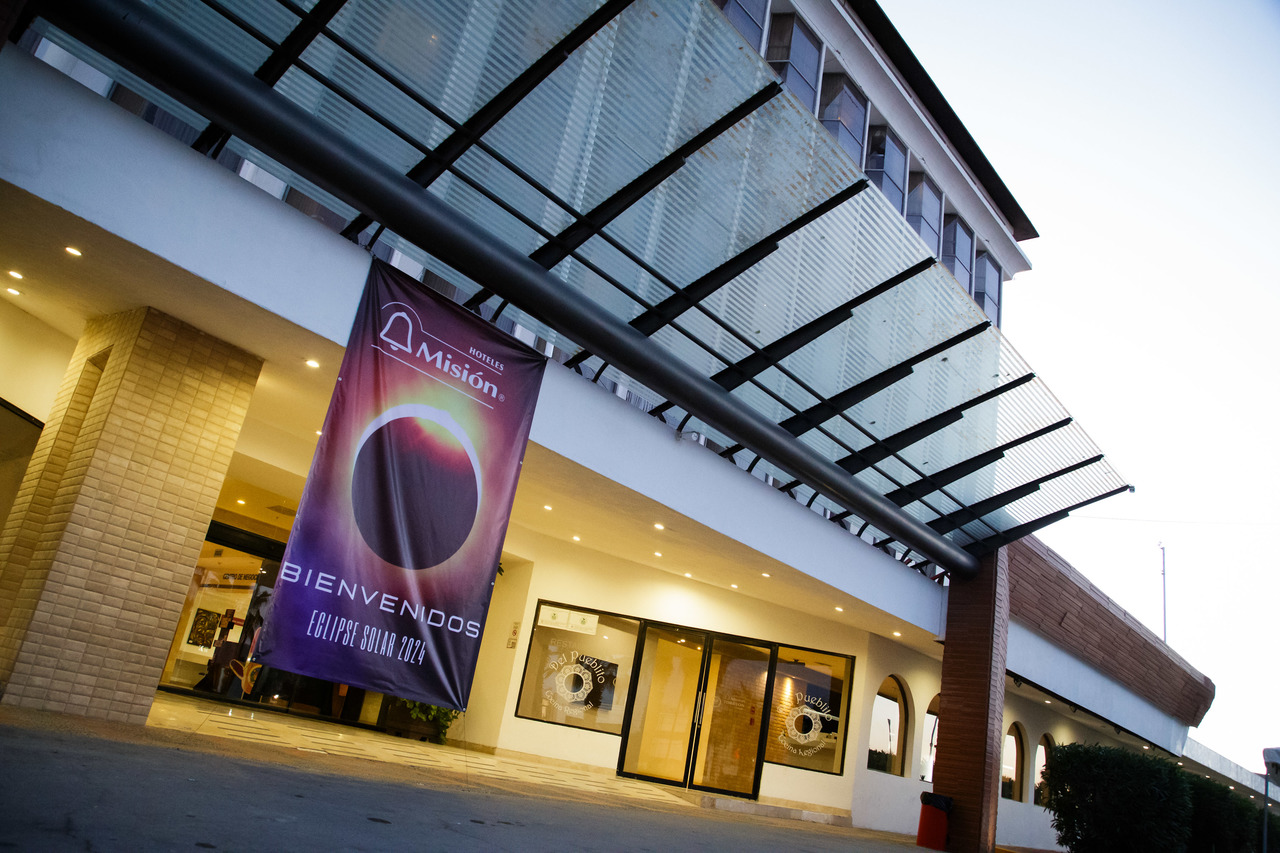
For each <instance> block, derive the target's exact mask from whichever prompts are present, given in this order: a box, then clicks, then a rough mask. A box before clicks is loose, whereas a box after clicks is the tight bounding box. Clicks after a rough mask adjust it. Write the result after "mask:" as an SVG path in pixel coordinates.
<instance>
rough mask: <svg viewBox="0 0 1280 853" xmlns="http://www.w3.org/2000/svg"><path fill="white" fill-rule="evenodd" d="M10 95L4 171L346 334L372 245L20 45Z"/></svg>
mask: <svg viewBox="0 0 1280 853" xmlns="http://www.w3.org/2000/svg"><path fill="white" fill-rule="evenodd" d="M0 104H4V121H3V122H0V178H3V179H4V180H6V181H9V182H10V183H12V184H14V185H15V186H18V187H21V188H22V189H24V190H26V191H27V192H30V193H32V194H34V195H36V196H39V197H40V198H43V199H44V200H46V201H49V202H51V203H53V204H55V205H57V206H58V207H61V208H63V209H65V210H69V211H71V212H72V213H74V214H76V215H77V216H79V217H81V218H83V219H86V220H88V221H89V222H92V223H94V224H95V225H98V226H100V227H102V228H104V229H106V230H107V231H110V232H111V233H113V234H116V235H118V236H120V237H122V238H124V239H125V240H127V241H129V242H131V243H133V244H135V245H137V246H141V247H142V248H144V249H146V250H148V251H150V252H152V253H153V254H155V255H158V256H159V257H161V258H164V259H165V260H168V261H170V262H172V263H173V264H175V265H177V266H179V267H182V268H183V269H186V270H188V271H189V272H191V273H194V274H195V275H197V276H199V277H201V278H203V279H205V280H207V281H209V282H212V283H213V284H216V285H218V286H219V287H221V288H223V289H224V290H227V291H229V292H231V293H234V294H236V295H238V296H241V297H243V298H244V299H247V300H248V301H250V302H253V303H255V304H257V305H260V306H262V307H263V308H266V309H267V310H269V311H271V312H272V313H274V314H277V315H279V316H280V317H283V318H285V319H287V320H289V321H291V322H293V323H296V324H297V325H299V326H301V327H303V328H304V329H308V330H310V331H312V332H315V333H317V334H320V335H322V336H324V337H326V338H328V339H329V340H332V341H336V342H339V343H345V341H346V339H347V333H348V332H349V331H350V328H351V317H352V316H353V315H354V313H355V307H356V303H357V301H358V300H359V297H360V290H361V287H362V286H363V284H364V280H365V277H366V275H367V273H368V269H369V255H368V253H367V252H365V251H364V250H362V249H360V248H359V247H357V246H355V245H354V244H353V243H351V242H349V241H347V240H343V239H342V238H341V237H339V236H338V235H337V234H335V233H333V232H332V231H330V230H329V229H327V228H325V227H324V226H323V225H321V224H319V223H318V222H316V221H314V220H312V219H310V218H309V217H307V216H305V215H303V214H302V213H299V212H298V211H295V210H293V209H292V208H289V207H288V206H286V205H284V204H282V203H281V202H280V201H279V200H277V199H275V198H273V197H272V196H270V195H268V194H267V193H265V192H263V191H262V190H259V189H257V188H256V187H254V186H253V185H252V184H250V183H249V182H247V181H245V180H243V179H241V178H239V177H237V176H236V175H234V174H232V173H231V172H228V171H227V170H226V169H224V168H222V167H221V166H219V165H217V164H216V163H214V162H213V161H211V160H209V159H207V158H205V157H202V156H200V155H199V154H196V153H195V152H194V151H192V150H190V149H189V148H186V147H185V146H182V145H178V144H176V143H175V142H174V140H173V139H171V138H170V137H168V136H166V135H165V134H163V133H161V132H159V131H157V130H156V129H155V128H152V127H150V126H148V125H147V124H146V123H145V122H143V121H142V120H141V119H139V118H137V117H135V116H133V115H132V114H130V113H128V112H126V111H125V110H122V109H120V108H119V107H118V106H116V105H115V104H113V103H111V102H110V101H107V100H105V99H104V98H102V97H99V96H98V95H96V94H95V93H93V92H91V91H89V90H88V89H86V88H84V87H83V86H80V85H79V84H77V83H74V82H72V81H70V80H69V79H68V78H66V77H65V76H63V75H62V74H60V73H59V72H58V71H55V70H54V69H53V68H50V67H48V66H47V65H45V64H44V63H42V62H40V61H39V60H37V59H35V58H33V57H31V56H30V55H28V54H26V53H23V52H22V51H21V50H19V49H17V48H16V47H15V46H13V45H5V47H4V49H3V50H0ZM108 165H109V168H106V166H108ZM198 325H199V324H198Z"/></svg>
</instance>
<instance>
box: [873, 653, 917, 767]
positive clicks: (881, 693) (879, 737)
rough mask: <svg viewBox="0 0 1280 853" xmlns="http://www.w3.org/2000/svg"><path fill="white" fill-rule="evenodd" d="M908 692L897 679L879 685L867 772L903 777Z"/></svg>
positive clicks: (888, 679)
mask: <svg viewBox="0 0 1280 853" xmlns="http://www.w3.org/2000/svg"><path fill="white" fill-rule="evenodd" d="M906 697H907V691H906V688H905V687H904V686H903V684H902V681H901V680H899V679H898V677H897V676H895V675H891V676H889V677H888V678H886V679H885V680H884V681H883V682H881V684H880V689H879V690H877V691H876V698H875V701H874V702H873V703H872V705H871V741H870V747H869V748H868V749H867V768H868V769H870V770H879V771H880V772H881V773H892V774H893V775H894V776H901V775H902V771H903V767H904V755H905V753H906V745H907V724H908V720H907V702H906Z"/></svg>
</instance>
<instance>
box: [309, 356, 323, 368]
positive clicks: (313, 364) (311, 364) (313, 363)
mask: <svg viewBox="0 0 1280 853" xmlns="http://www.w3.org/2000/svg"><path fill="white" fill-rule="evenodd" d="M319 366H320V362H318V361H316V360H315V359H314V358H309V359H307V367H319Z"/></svg>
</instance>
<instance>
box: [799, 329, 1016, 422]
mask: <svg viewBox="0 0 1280 853" xmlns="http://www.w3.org/2000/svg"><path fill="white" fill-rule="evenodd" d="M990 327H991V321H990V320H984V321H983V322H981V323H979V324H978V325H976V326H971V327H969V328H968V329H965V330H964V331H963V332H961V333H960V334H958V335H952V336H951V337H950V338H947V339H946V340H945V341H943V342H942V343H940V344H935V345H934V346H931V347H929V348H928V349H927V350H924V351H923V352H918V353H916V354H915V355H913V356H911V357H910V358H908V359H907V360H906V361H903V362H900V363H898V364H895V365H894V366H893V367H890V368H889V369H888V370H882V371H881V372H880V373H877V374H876V375H875V376H872V377H870V378H869V379H864V380H862V381H861V382H859V383H858V384H857V385H854V386H852V387H850V388H846V389H845V390H843V391H841V392H840V393H838V394H835V395H833V396H831V397H829V398H827V399H826V400H823V401H821V402H819V403H815V404H814V405H812V406H810V407H809V408H807V409H805V410H804V411H803V412H800V413H799V414H795V415H792V416H791V417H789V418H787V419H786V420H785V421H783V422H782V423H781V424H780V425H779V426H781V427H782V428H783V429H785V430H786V431H787V432H789V433H791V434H792V435H802V434H804V433H806V432H808V431H809V430H811V429H813V428H814V427H816V426H818V425H819V424H821V423H825V422H826V421H828V420H830V419H831V418H834V417H835V416H836V415H838V414H840V413H841V412H844V411H847V410H849V409H851V408H853V407H854V406H856V405H858V404H859V403H861V402H862V401H863V400H865V399H867V398H868V397H870V396H871V395H873V394H878V393H879V392H881V391H883V390H884V389H886V388H888V387H889V386H890V385H893V384H894V383H895V382H898V381H900V380H902V379H906V378H907V377H908V376H910V375H911V374H912V373H914V372H915V366H916V365H917V364H920V363H921V362H923V361H928V360H929V359H931V358H933V357H934V356H935V355H938V354H939V353H942V352H946V351H947V350H949V349H951V348H952V347H954V346H957V345H958V344H961V343H963V342H964V341H967V340H969V338H972V337H975V336H977V335H979V334H981V333H982V332H985V331H986V330H987V329H988V328H990Z"/></svg>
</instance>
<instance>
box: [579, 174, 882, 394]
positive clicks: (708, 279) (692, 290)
mask: <svg viewBox="0 0 1280 853" xmlns="http://www.w3.org/2000/svg"><path fill="white" fill-rule="evenodd" d="M868 186H870V184H869V182H868V181H867V180H866V179H865V178H863V179H862V180H859V181H855V182H854V183H852V184H850V185H849V186H847V187H845V188H844V189H842V190H841V191H840V192H838V193H835V194H834V195H832V196H830V197H828V198H826V199H824V200H823V201H822V202H821V203H820V204H818V205H816V206H814V207H812V208H810V209H809V210H807V211H805V212H804V213H802V214H800V215H799V216H797V217H796V218H795V219H793V220H791V221H790V222H788V223H786V224H785V225H783V226H782V227H780V228H778V229H777V230H775V231H774V232H773V233H771V234H769V235H767V236H765V237H762V238H760V239H759V240H757V241H756V242H755V243H753V244H752V245H750V246H748V247H747V248H745V249H743V250H742V251H741V252H739V253H738V254H736V255H734V256H733V257H732V258H730V259H729V260H727V261H725V262H724V263H722V264H720V266H718V267H716V268H715V269H713V270H711V271H710V272H708V273H706V274H705V275H703V276H701V277H700V278H698V279H697V280H695V281H693V282H691V283H690V284H688V285H686V286H685V287H682V288H681V289H679V290H677V291H676V292H675V293H673V294H671V295H670V296H668V297H667V298H666V299H664V300H662V301H661V302H659V303H658V304H657V305H655V306H653V307H652V308H650V309H648V310H647V311H644V312H642V313H641V314H640V315H639V316H637V317H636V318H635V319H633V320H632V321H631V325H632V327H633V328H635V329H636V330H637V331H640V332H643V333H644V334H646V335H652V334H653V333H654V332H656V331H658V330H659V329H661V328H662V327H663V326H665V325H667V324H668V323H670V322H671V321H672V320H674V319H676V318H677V317H679V316H680V315H681V314H683V313H684V312H685V311H688V310H689V309H690V308H693V307H694V306H696V305H697V304H698V303H699V302H701V301H702V300H704V299H706V298H707V297H709V296H711V295H712V294H713V293H715V292H716V291H717V290H719V289H720V288H722V287H724V286H725V285H726V284H728V283H729V282H731V281H733V280H734V279H735V278H737V277H738V276H740V275H742V274H743V273H744V272H746V271H747V270H749V269H751V267H753V266H755V265H756V264H758V263H760V261H762V260H764V259H765V258H767V257H769V255H771V254H773V253H774V252H776V251H777V250H778V244H779V243H780V241H782V240H783V239H785V238H787V237H790V236H791V235H792V234H794V233H795V232H796V231H799V230H800V229H801V228H803V227H804V226H806V225H808V224H809V223H810V222H813V221H814V220H815V219H818V218H819V217H822V216H825V215H826V214H827V213H829V212H831V211H832V210H835V209H836V208H837V207H839V206H840V205H842V204H844V203H845V202H846V201H848V200H849V199H851V198H853V197H854V196H855V195H857V194H858V193H860V192H862V191H863V190H865V189H866V188H867V187H868ZM590 357H591V353H590V352H588V351H587V350H583V351H582V352H579V353H577V354H576V355H574V357H573V358H571V359H569V360H568V361H567V362H565V364H566V365H567V366H569V367H576V366H577V365H579V364H581V363H582V362H584V361H586V360H587V359H588V358H590ZM762 369H763V368H762ZM662 411H666V409H665V408H664V409H663V410H662ZM654 414H662V412H654Z"/></svg>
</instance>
